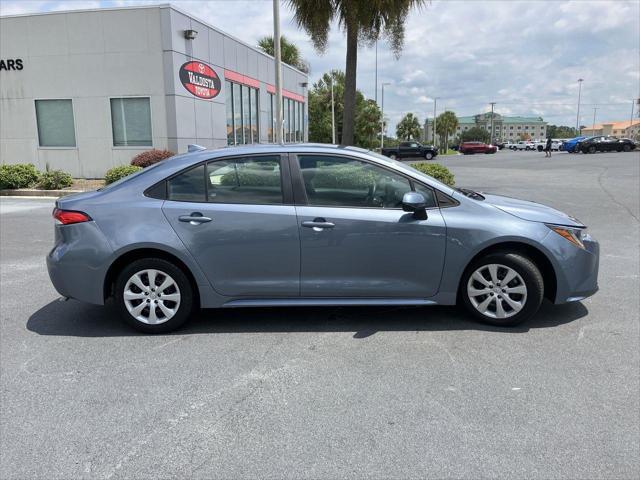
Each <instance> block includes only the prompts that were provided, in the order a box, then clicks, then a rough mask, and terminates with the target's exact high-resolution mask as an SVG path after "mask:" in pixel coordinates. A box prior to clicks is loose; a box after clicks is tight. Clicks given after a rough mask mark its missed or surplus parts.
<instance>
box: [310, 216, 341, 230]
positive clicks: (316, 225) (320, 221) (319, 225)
mask: <svg viewBox="0 0 640 480" xmlns="http://www.w3.org/2000/svg"><path fill="white" fill-rule="evenodd" d="M302 226H303V227H306V228H313V229H314V230H315V231H316V232H319V231H321V230H324V229H325V228H333V227H335V226H336V224H335V223H332V222H327V221H326V220H325V219H324V218H316V219H314V220H313V221H311V220H308V221H306V222H302Z"/></svg>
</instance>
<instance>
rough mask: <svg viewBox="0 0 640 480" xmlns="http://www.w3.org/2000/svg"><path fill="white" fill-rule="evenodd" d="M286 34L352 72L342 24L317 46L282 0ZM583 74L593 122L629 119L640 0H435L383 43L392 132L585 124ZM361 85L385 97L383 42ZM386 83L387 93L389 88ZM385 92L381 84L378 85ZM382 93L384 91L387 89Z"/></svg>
mask: <svg viewBox="0 0 640 480" xmlns="http://www.w3.org/2000/svg"><path fill="white" fill-rule="evenodd" d="M149 3H166V2H157V1H156V2H147V1H137V0H131V1H129V0H121V1H118V0H109V1H97V0H96V1H85V0H75V1H74V0H67V1H30V0H0V14H2V15H10V14H17V13H31V12H42V11H53V10H69V9H81V8H96V7H114V6H125V5H136V4H149ZM171 3H173V4H174V5H176V6H178V7H179V8H181V9H182V10H184V11H186V12H188V13H190V14H192V15H194V16H196V17H199V18H201V19H203V20H205V21H206V22H208V23H210V24H212V25H214V26H217V27H219V28H221V29H222V30H224V31H226V32H228V33H230V34H232V35H234V36H236V37H238V38H240V39H242V40H244V41H245V42H248V43H250V44H255V43H256V41H257V39H258V38H260V37H261V36H263V35H268V34H270V33H272V31H273V23H272V2H271V0H216V1H203V0H201V1H173V2H171ZM281 17H282V18H281V22H282V33H283V34H284V35H286V36H287V37H288V38H289V39H291V40H293V42H294V43H296V44H297V45H298V46H299V47H300V49H301V51H302V53H303V56H304V57H305V59H306V60H307V61H308V62H309V63H310V65H311V81H312V82H313V81H315V80H316V79H317V78H318V77H319V76H320V75H321V74H322V73H323V72H325V71H328V70H330V69H332V68H340V69H344V61H345V59H344V56H345V39H344V35H343V33H342V32H341V31H340V30H339V28H338V27H337V25H335V26H334V28H333V30H332V33H331V36H330V42H329V45H328V49H327V51H326V53H325V54H324V55H319V54H318V53H317V52H315V51H314V49H313V46H312V44H311V42H310V41H309V39H308V37H307V35H306V34H305V32H304V31H301V30H299V29H298V28H297V26H296V24H295V22H294V21H293V12H292V11H291V10H289V9H288V8H287V6H286V1H283V2H282V10H281ZM578 78H583V79H584V83H583V86H582V109H581V124H583V125H591V123H592V122H593V114H594V108H597V118H596V122H598V121H601V120H602V121H604V120H626V119H628V118H629V117H630V115H631V104H632V99H633V98H637V97H640V1H639V0H631V1H614V0H607V1H554V0H547V1H508V0H502V1H496V0H494V1H492V0H478V1H475V0H464V1H463V0H460V1H457V0H455V1H454V0H432V1H431V2H430V3H429V4H428V5H427V6H425V7H423V8H421V9H420V10H416V11H414V12H412V14H411V15H410V16H409V17H408V18H407V23H406V40H405V48H404V51H403V53H402V56H401V57H400V59H398V60H396V59H395V58H394V57H393V55H392V54H391V53H390V51H389V48H388V46H387V45H386V43H385V42H384V41H381V42H380V43H379V45H378V85H380V84H381V83H382V82H389V83H390V85H388V86H387V87H385V115H386V116H388V117H389V120H390V126H391V128H392V130H391V131H392V132H393V131H394V130H395V129H394V125H395V123H396V122H397V121H398V120H399V119H400V118H401V116H402V115H403V114H405V113H407V112H413V113H414V114H417V115H418V117H419V118H420V120H421V121H423V120H424V118H425V117H426V116H429V117H431V116H432V115H433V98H434V97H437V98H438V103H437V106H438V113H440V112H441V111H443V110H444V108H447V109H451V110H454V111H455V112H456V114H458V115H473V114H476V113H480V112H484V111H488V110H489V108H490V107H489V102H496V111H497V112H499V113H502V114H506V115H541V116H543V117H544V119H545V120H547V121H548V122H550V123H552V124H562V125H570V126H575V122H576V104H577V97H578V82H577V79H578ZM358 88H359V89H360V90H361V91H362V92H363V93H364V94H365V95H366V96H367V97H371V98H374V97H375V93H376V88H375V49H373V48H365V47H362V48H361V49H360V51H359V53H358ZM378 92H379V90H378ZM378 97H380V93H378ZM378 100H380V98H378Z"/></svg>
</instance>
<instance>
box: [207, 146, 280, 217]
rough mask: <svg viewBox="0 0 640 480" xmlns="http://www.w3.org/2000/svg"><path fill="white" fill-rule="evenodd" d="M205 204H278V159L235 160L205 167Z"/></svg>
mask: <svg viewBox="0 0 640 480" xmlns="http://www.w3.org/2000/svg"><path fill="white" fill-rule="evenodd" d="M207 182H208V184H207V193H208V196H209V202H213V203H242V204H254V205H274V204H281V203H282V180H281V176H280V156H277V155H272V156H259V157H239V158H233V159H225V160H218V161H214V162H209V163H208V164H207Z"/></svg>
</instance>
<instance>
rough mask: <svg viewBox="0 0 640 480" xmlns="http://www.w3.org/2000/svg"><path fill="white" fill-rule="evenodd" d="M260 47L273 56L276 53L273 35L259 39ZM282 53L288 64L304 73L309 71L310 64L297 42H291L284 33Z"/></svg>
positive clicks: (281, 46) (281, 43)
mask: <svg viewBox="0 0 640 480" xmlns="http://www.w3.org/2000/svg"><path fill="white" fill-rule="evenodd" d="M258 47H259V48H260V50H262V51H263V52H264V53H266V54H268V55H271V56H272V57H273V56H274V55H275V53H274V51H275V46H274V45H273V37H272V36H267V37H262V38H261V39H260V40H258ZM280 55H281V56H282V61H283V62H284V63H286V64H287V65H291V66H292V67H295V68H297V69H298V70H300V71H302V72H304V73H309V65H308V64H307V62H305V61H304V60H303V59H302V55H300V49H299V48H298V47H297V46H296V45H295V44H293V43H291V42H289V40H287V39H286V38H285V37H284V35H281V36H280Z"/></svg>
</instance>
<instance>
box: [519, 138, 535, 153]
mask: <svg viewBox="0 0 640 480" xmlns="http://www.w3.org/2000/svg"><path fill="white" fill-rule="evenodd" d="M535 149H536V146H535V144H534V143H533V142H532V141H531V140H520V141H519V142H518V143H516V147H515V150H527V151H528V150H535Z"/></svg>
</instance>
